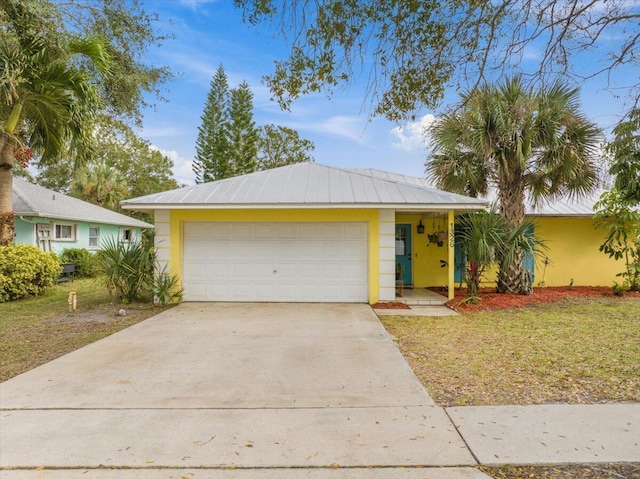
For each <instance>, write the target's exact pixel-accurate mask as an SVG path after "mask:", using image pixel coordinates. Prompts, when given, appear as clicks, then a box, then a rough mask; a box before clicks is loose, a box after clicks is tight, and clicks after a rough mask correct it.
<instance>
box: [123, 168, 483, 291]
mask: <svg viewBox="0 0 640 479" xmlns="http://www.w3.org/2000/svg"><path fill="white" fill-rule="evenodd" d="M414 180H418V179H415V178H410V177H400V176H398V175H393V176H392V175H389V177H385V176H384V174H382V173H380V174H379V173H375V174H374V173H372V172H369V171H364V170H347V169H341V168H335V167H330V166H324V165H321V164H317V163H300V164H295V165H289V166H284V167H281V168H276V169H272V170H267V171H260V172H256V173H251V174H248V175H243V176H238V177H234V178H228V179H224V180H220V181H214V182H211V183H205V184H201V185H196V186H192V187H187V188H180V189H177V190H172V191H168V192H164V193H157V194H153V195H148V196H144V197H140V198H133V199H129V200H125V201H123V202H122V203H121V204H122V206H123V208H125V209H134V210H144V211H153V212H154V215H155V227H156V236H155V237H156V247H157V257H158V260H159V261H160V263H161V266H163V265H168V268H169V270H170V271H171V272H172V273H174V274H176V275H178V276H179V277H180V278H181V282H182V286H183V287H184V299H185V300H186V301H300V302H369V303H376V302H378V301H391V300H394V299H395V297H396V278H397V277H398V276H402V277H404V280H403V281H404V283H406V284H407V285H409V284H413V285H415V286H416V287H421V286H428V285H436V284H440V285H442V286H450V288H449V291H450V294H451V295H452V294H453V285H454V268H453V267H450V266H449V265H453V255H454V250H453V222H454V215H455V214H457V213H461V212H465V211H476V210H481V209H484V208H485V207H486V202H485V201H483V200H479V199H475V198H469V197H466V196H462V195H456V194H453V193H448V192H445V191H440V190H437V189H434V188H429V187H427V186H425V185H423V184H421V183H419V181H420V180H418V181H414ZM414 219H415V222H414ZM419 219H422V229H421V231H422V232H421V233H419V231H420V230H418V229H417V228H418V224H419V221H418V220H419ZM432 223H433V224H434V225H437V228H438V234H441V236H442V242H441V245H442V247H438V246H437V245H434V246H433V247H427V246H426V245H425V244H423V243H425V242H426V239H427V233H432V231H431V228H432ZM423 240H424V241H423ZM444 245H446V246H444ZM443 262H444V267H441V266H442V265H443Z"/></svg>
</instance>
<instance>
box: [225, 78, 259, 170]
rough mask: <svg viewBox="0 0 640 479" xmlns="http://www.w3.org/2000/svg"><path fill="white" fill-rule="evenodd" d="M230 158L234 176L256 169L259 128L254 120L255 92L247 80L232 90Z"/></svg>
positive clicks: (229, 137) (229, 138)
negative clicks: (252, 91)
mask: <svg viewBox="0 0 640 479" xmlns="http://www.w3.org/2000/svg"><path fill="white" fill-rule="evenodd" d="M229 118H230V123H229V136H228V142H229V159H230V161H231V167H232V170H233V176H236V175H244V174H246V173H253V172H254V171H256V155H257V153H258V129H257V128H256V125H255V122H254V121H253V93H251V89H250V88H249V84H248V83H247V82H246V81H243V82H242V83H240V85H239V86H238V88H234V89H233V90H231V104H230V108H229Z"/></svg>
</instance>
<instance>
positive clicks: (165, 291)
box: [151, 266, 184, 306]
mask: <svg viewBox="0 0 640 479" xmlns="http://www.w3.org/2000/svg"><path fill="white" fill-rule="evenodd" d="M151 289H152V291H153V299H154V301H155V302H156V303H160V304H162V305H163V306H165V305H167V304H172V303H179V302H180V301H182V293H184V289H183V288H181V287H180V281H179V280H178V277H177V276H176V275H174V274H170V273H169V272H168V271H167V267H166V266H165V267H164V268H162V270H159V271H156V274H155V277H154V278H153V282H152V288H151Z"/></svg>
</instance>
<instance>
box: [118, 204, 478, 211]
mask: <svg viewBox="0 0 640 479" xmlns="http://www.w3.org/2000/svg"><path fill="white" fill-rule="evenodd" d="M488 205H489V203H485V202H478V203H429V204H420V203H246V204H245V203H243V204H237V203H236V204H228V203H224V204H203V203H197V204H184V203H179V204H178V203H171V204H170V203H164V204H161V203H137V204H136V203H125V204H122V208H124V209H127V210H140V211H147V210H240V209H257V210H266V209H308V210H311V209H394V210H397V209H401V210H403V211H441V210H468V211H471V210H483V209H485V208H486V207H487V206H488Z"/></svg>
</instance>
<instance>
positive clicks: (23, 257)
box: [0, 244, 62, 302]
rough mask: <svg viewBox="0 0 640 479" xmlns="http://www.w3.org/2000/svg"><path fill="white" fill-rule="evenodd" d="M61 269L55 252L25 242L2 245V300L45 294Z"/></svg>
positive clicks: (0, 289)
mask: <svg viewBox="0 0 640 479" xmlns="http://www.w3.org/2000/svg"><path fill="white" fill-rule="evenodd" d="M61 271H62V268H61V267H60V261H59V260H58V257H57V256H56V255H55V253H52V252H49V253H47V252H44V251H42V250H40V249H38V248H36V247H35V246H31V245H26V244H9V245H7V246H0V302H5V301H13V300H16V299H22V298H26V297H28V296H35V295H38V294H40V293H42V292H43V291H44V290H45V289H46V288H48V287H49V286H53V285H54V284H55V281H56V277H57V276H58V275H59V274H60V272H61Z"/></svg>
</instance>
